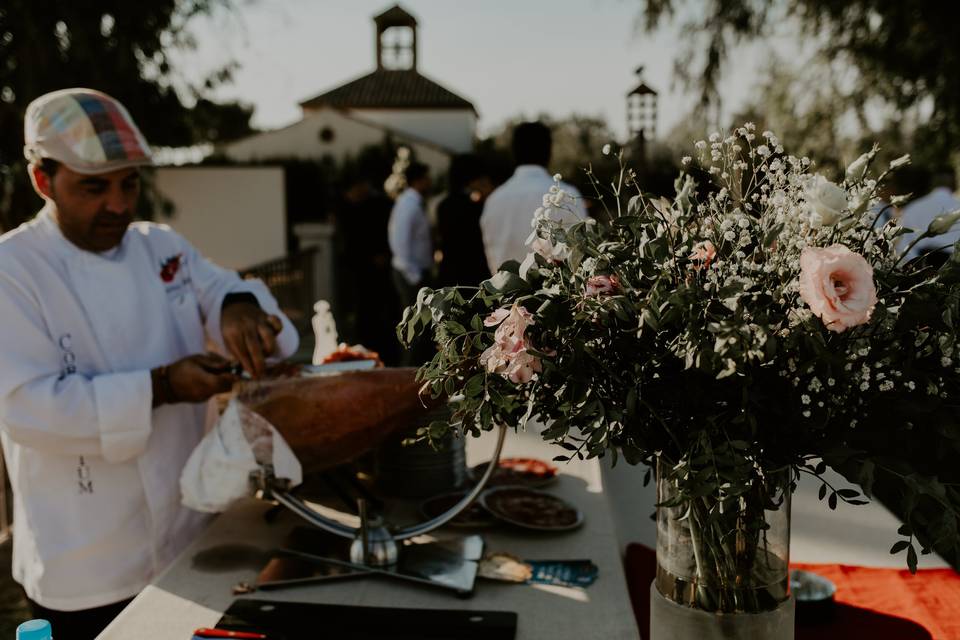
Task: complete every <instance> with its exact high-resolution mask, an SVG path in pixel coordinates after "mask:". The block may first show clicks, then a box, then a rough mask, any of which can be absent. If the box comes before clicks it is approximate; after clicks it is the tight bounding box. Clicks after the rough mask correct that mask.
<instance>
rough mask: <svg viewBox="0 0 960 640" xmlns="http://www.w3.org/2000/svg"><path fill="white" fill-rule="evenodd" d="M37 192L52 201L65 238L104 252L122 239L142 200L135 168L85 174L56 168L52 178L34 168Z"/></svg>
mask: <svg viewBox="0 0 960 640" xmlns="http://www.w3.org/2000/svg"><path fill="white" fill-rule="evenodd" d="M32 176H33V181H34V185H35V186H36V189H37V192H38V193H40V195H41V196H43V197H44V198H46V199H48V200H51V201H52V202H53V204H54V205H55V207H56V211H55V213H56V218H57V222H58V223H59V225H60V230H61V231H62V232H63V235H64V237H66V238H67V240H69V241H70V242H72V243H73V244H75V245H77V246H78V247H80V248H81V249H85V250H87V251H94V252H98V253H99V252H101V251H107V250H109V249H113V248H114V247H116V246H117V245H119V244H120V242H121V241H122V240H123V235H124V233H126V231H127V227H128V226H129V225H130V223H131V222H132V221H133V211H134V208H135V207H136V204H137V198H139V197H140V172H139V170H137V169H136V168H131V169H118V170H116V171H110V172H108V173H98V174H95V175H84V174H82V173H77V172H75V171H71V170H70V169H69V168H67V167H65V166H64V165H62V164H61V165H59V166H57V168H56V170H55V171H54V172H53V175H52V176H50V175H47V173H45V172H44V171H43V170H42V169H40V168H39V167H34V168H33V174H32Z"/></svg>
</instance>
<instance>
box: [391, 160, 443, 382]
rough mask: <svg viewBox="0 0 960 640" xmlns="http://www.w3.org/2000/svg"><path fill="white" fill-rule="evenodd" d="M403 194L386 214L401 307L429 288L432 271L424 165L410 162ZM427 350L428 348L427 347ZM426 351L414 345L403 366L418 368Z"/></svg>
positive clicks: (424, 358)
mask: <svg viewBox="0 0 960 640" xmlns="http://www.w3.org/2000/svg"><path fill="white" fill-rule="evenodd" d="M405 177H406V180H407V188H406V190H405V191H404V192H403V193H401V194H400V196H399V197H398V198H397V201H396V202H395V203H394V205H393V211H391V212H390V222H389V224H388V225H387V238H388V240H389V242H390V252H391V253H392V254H393V258H392V259H391V265H393V284H394V287H395V288H396V290H397V297H398V298H399V299H400V304H401V305H402V306H403V307H409V306H410V305H412V304H414V303H415V302H416V301H417V292H418V291H420V288H421V287H425V286H429V284H430V283H429V280H430V275H431V271H432V270H433V241H432V239H431V237H430V221H429V220H428V219H427V212H426V210H425V207H424V199H425V198H426V196H427V194H429V193H430V187H431V181H430V171H429V169H428V168H427V166H426V165H424V164H421V163H419V162H411V163H410V166H408V167H407V170H406V172H405ZM427 346H429V345H427ZM429 356H430V352H428V351H427V347H426V346H423V347H419V348H418V345H415V346H414V348H413V349H412V350H411V351H408V352H406V353H405V354H404V358H403V364H405V365H413V364H420V363H421V362H423V361H424V360H427V359H429Z"/></svg>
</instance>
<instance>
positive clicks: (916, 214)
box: [899, 171, 960, 265]
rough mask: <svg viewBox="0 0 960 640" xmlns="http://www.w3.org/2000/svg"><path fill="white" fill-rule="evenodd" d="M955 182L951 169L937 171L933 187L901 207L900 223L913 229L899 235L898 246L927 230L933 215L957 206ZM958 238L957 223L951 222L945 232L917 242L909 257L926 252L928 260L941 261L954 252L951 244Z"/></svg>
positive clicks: (905, 243) (939, 262) (949, 210)
mask: <svg viewBox="0 0 960 640" xmlns="http://www.w3.org/2000/svg"><path fill="white" fill-rule="evenodd" d="M956 186H957V185H956V178H955V177H954V174H953V173H952V172H949V171H944V172H942V173H938V174H937V175H935V176H934V178H933V190H932V191H930V193H928V194H927V195H925V196H923V197H922V198H917V199H916V200H914V201H913V202H911V203H910V204H908V205H906V206H905V207H904V208H903V210H902V211H901V213H900V226H902V227H906V228H907V229H913V231H914V232H915V233H908V234H905V235H903V236H900V240H899V247H900V249H901V250H905V249H906V248H907V247H908V246H910V244H911V243H912V242H913V241H914V239H915V238H916V237H917V234H918V233H923V232H924V231H926V230H927V227H928V226H929V225H930V223H931V222H932V221H933V219H934V218H936V217H937V216H939V215H942V214H944V213H953V212H954V211H957V210H958V209H960V198H957V195H956ZM957 240H960V224H957V225H954V226H953V228H952V229H951V230H950V231H948V232H947V233H944V234H942V235H938V236H935V237H933V238H928V239H926V240H923V241H921V242H918V243H917V245H916V246H915V247H913V248H912V249H911V250H910V254H909V255H908V258H916V257H918V256H920V255H923V254H929V255H928V257H927V260H928V261H929V262H930V263H931V264H935V265H940V264H943V262H945V261H946V260H947V259H948V258H949V256H950V254H951V253H952V252H953V245H954V243H955V242H957Z"/></svg>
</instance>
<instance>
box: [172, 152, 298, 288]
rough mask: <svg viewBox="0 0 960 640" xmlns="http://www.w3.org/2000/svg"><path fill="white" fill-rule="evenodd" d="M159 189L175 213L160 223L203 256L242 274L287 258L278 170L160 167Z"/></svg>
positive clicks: (274, 168)
mask: <svg viewBox="0 0 960 640" xmlns="http://www.w3.org/2000/svg"><path fill="white" fill-rule="evenodd" d="M156 187H157V189H158V190H159V191H160V193H161V194H163V196H164V197H166V198H168V199H169V200H171V201H172V202H173V205H174V207H175V208H176V210H175V212H174V214H173V216H172V217H171V218H163V217H162V216H161V217H160V218H158V220H157V221H158V222H164V223H166V224H169V225H170V226H171V227H173V228H174V229H176V230H177V231H178V232H180V233H181V234H183V236H184V237H186V238H187V240H189V241H190V242H191V243H193V245H194V246H196V247H197V248H198V249H199V250H200V253H202V254H203V255H204V256H206V257H207V258H209V259H210V260H212V261H213V262H215V263H217V264H219V265H220V266H223V267H227V268H230V269H243V268H246V267H251V266H253V265H255V264H259V263H261V262H265V261H267V260H273V259H274V258H280V257H283V256H284V255H286V253H287V239H286V211H287V207H286V198H285V196H284V185H283V169H282V168H280V167H160V168H158V169H157V170H156Z"/></svg>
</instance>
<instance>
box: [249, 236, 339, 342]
mask: <svg viewBox="0 0 960 640" xmlns="http://www.w3.org/2000/svg"><path fill="white" fill-rule="evenodd" d="M240 275H241V276H243V277H244V278H259V279H260V280H263V283H264V284H266V285H267V287H269V288H270V292H271V293H272V294H273V297H275V298H276V299H277V302H278V303H279V305H280V310H281V311H283V313H284V314H286V316H287V317H288V318H290V321H291V322H292V323H293V325H294V326H295V327H296V328H297V331H298V332H299V333H300V336H301V338H302V339H303V340H302V341H301V347H300V351H301V354H304V353H307V352H309V353H310V354H312V352H313V345H312V343H310V344H307V342H308V339H309V338H312V337H313V328H312V326H311V324H310V321H311V319H312V318H313V305H314V303H315V302H316V301H317V300H320V299H327V298H328V297H329V294H328V293H327V292H325V291H324V290H323V289H324V284H325V282H326V278H325V277H324V273H323V265H322V263H321V260H320V251H318V250H317V249H307V250H305V251H301V252H300V253H296V254H292V255H289V256H286V257H284V258H279V259H277V260H271V261H269V262H264V263H262V264H258V265H255V266H253V267H249V268H247V269H244V270H242V271H241V272H240ZM325 294H326V295H325Z"/></svg>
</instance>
